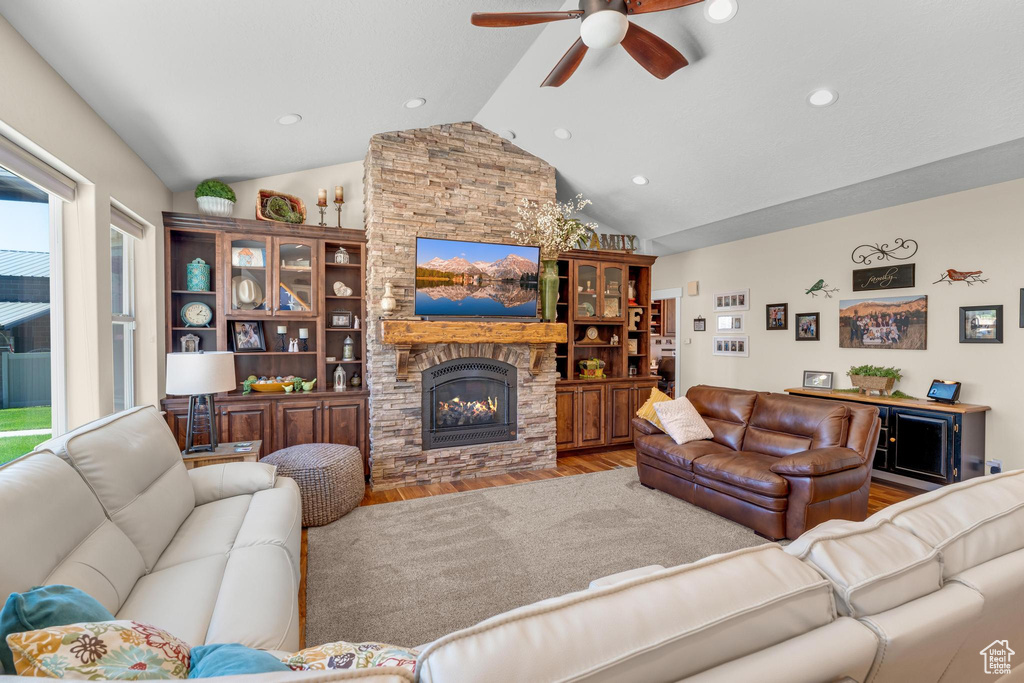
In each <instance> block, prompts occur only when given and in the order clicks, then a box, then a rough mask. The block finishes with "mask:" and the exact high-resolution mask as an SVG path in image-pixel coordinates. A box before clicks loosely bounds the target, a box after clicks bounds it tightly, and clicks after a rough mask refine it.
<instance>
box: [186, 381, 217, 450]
mask: <svg viewBox="0 0 1024 683" xmlns="http://www.w3.org/2000/svg"><path fill="white" fill-rule="evenodd" d="M216 416H217V411H216V407H215V404H214V400H213V394H200V395H197V396H189V397H188V426H187V427H186V429H185V452H186V453H204V452H207V451H209V452H212V451H215V450H216V449H217V422H216V419H217V417H216ZM202 434H205V435H207V437H208V438H209V443H207V444H201V445H198V446H197V445H195V443H194V441H195V436H196V435H202Z"/></svg>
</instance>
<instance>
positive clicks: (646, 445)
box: [635, 434, 732, 471]
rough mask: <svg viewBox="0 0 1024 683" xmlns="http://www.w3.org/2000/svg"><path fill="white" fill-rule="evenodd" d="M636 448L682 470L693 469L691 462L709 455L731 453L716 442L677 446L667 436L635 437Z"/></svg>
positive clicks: (694, 442)
mask: <svg viewBox="0 0 1024 683" xmlns="http://www.w3.org/2000/svg"><path fill="white" fill-rule="evenodd" d="M635 442H636V446H637V448H639V449H640V450H641V451H642V452H643V453H646V454H647V455H649V456H651V457H652V458H656V459H658V460H661V461H663V462H667V463H669V464H670V465H675V466H676V467H681V468H683V469H684V470H688V471H689V470H692V469H693V461H694V460H696V459H697V458H701V457H703V456H705V455H708V454H709V453H732V451H731V450H730V449H729V447H728V446H723V445H722V444H720V443H718V442H717V441H691V442H689V443H685V444H683V445H681V446H680V445H678V444H677V443H676V442H675V441H673V440H672V437H671V436H669V435H668V434H654V435H651V436H640V437H637V438H636V440H635Z"/></svg>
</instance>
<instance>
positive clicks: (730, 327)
mask: <svg viewBox="0 0 1024 683" xmlns="http://www.w3.org/2000/svg"><path fill="white" fill-rule="evenodd" d="M715 329H716V330H717V331H718V332H742V331H743V314H742V313H730V314H729V315H720V316H718V325H717V326H716V327H715Z"/></svg>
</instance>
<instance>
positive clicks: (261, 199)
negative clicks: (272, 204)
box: [256, 190, 306, 225]
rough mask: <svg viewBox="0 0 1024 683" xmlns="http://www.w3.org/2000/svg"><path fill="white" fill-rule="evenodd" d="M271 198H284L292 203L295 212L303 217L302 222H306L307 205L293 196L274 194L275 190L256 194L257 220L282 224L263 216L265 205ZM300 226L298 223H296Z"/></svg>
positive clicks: (280, 193)
mask: <svg viewBox="0 0 1024 683" xmlns="http://www.w3.org/2000/svg"><path fill="white" fill-rule="evenodd" d="M271 197H283V198H284V199H287V200H288V201H289V202H291V204H292V206H293V207H295V211H296V212H297V213H298V214H299V215H300V216H302V222H303V223H305V222H306V204H305V203H304V202H303V201H302V200H301V199H299V198H298V197H296V196H295V195H292V194H285V193H284V192H274V191H273V190H260V191H259V192H257V193H256V219H257V220H261V221H270V222H272V223H280V222H281V221H276V220H274V219H273V218H270V217H268V216H265V215H263V204H264V203H265V202H266V201H267V200H268V199H270V198H271ZM296 225H298V223H296Z"/></svg>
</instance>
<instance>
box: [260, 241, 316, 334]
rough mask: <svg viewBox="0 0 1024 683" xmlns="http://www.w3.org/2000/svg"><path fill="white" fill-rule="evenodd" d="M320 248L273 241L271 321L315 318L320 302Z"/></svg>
mask: <svg viewBox="0 0 1024 683" xmlns="http://www.w3.org/2000/svg"><path fill="white" fill-rule="evenodd" d="M319 252H320V247H319V243H318V242H317V241H316V240H310V239H302V238H298V237H275V238H274V261H273V273H274V278H273V291H272V292H271V293H272V294H273V298H272V299H270V300H271V301H272V302H273V308H274V317H275V318H315V317H316V316H317V311H318V310H319V303H318V301H317V300H318V299H319V298H320V291H319V290H320V270H319V263H320V259H319V256H318V254H319Z"/></svg>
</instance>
